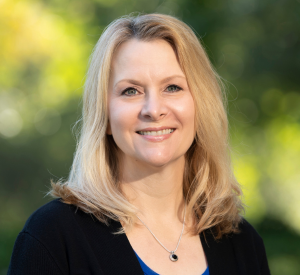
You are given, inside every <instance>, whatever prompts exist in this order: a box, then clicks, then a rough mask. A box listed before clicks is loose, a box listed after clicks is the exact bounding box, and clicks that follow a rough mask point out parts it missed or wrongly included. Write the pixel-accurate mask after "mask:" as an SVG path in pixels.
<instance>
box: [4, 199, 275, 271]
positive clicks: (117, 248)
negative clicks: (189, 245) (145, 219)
mask: <svg viewBox="0 0 300 275" xmlns="http://www.w3.org/2000/svg"><path fill="white" fill-rule="evenodd" d="M120 227H121V224H120V223H119V222H116V221H111V222H110V225H109V226H106V225H105V224H103V223H101V222H99V221H98V220H97V219H96V218H95V217H94V216H92V215H90V214H86V213H84V212H83V211H81V210H79V209H77V207H75V206H73V205H68V204H65V203H62V202H61V201H60V200H59V199H56V200H53V201H51V202H49V203H47V204H45V205H44V206H42V207H41V208H39V209H38V210H37V211H35V212H34V213H33V214H32V215H31V216H30V218H29V219H28V220H27V222H26V224H25V226H24V228H23V230H22V231H21V232H20V234H19V235H18V237H17V240H16V242H15V245H14V249H13V253H12V257H11V262H10V265H9V269H8V274H9V275H19V274H20V275H27V274H28V275H29V274H30V275H36V274H43V275H63V274H71V275H85V274H97V275H98V274H99V275H103V274H109V275H114V274H122V275H126V274H128V275H129V274H130V275H144V273H143V271H142V269H141V267H140V264H139V262H138V259H137V257H136V255H135V253H134V251H133V249H132V247H131V245H130V243H129V241H128V239H127V237H126V235H125V234H119V235H115V234H112V233H113V232H116V231H117V230H118V228H120ZM240 228H241V233H240V234H231V235H230V236H227V237H226V236H224V237H223V238H222V239H221V240H220V241H215V240H214V238H213V236H212V235H211V234H210V233H209V231H207V232H206V234H205V236H206V241H207V243H206V241H205V240H204V238H203V234H200V239H201V242H202V245H203V249H204V252H205V255H206V258H207V261H208V266H209V271H210V275H219V274H222V275H227V274H228V275H238V274H241V275H244V274H245V275H246V274H251V275H259V274H262V275H267V274H270V271H269V267H268V262H267V257H266V252H265V248H264V244H263V241H262V238H261V237H260V236H259V235H258V233H257V232H256V231H255V229H254V228H253V227H252V226H251V225H250V224H249V223H248V222H247V221H246V220H243V222H242V223H241V224H240Z"/></svg>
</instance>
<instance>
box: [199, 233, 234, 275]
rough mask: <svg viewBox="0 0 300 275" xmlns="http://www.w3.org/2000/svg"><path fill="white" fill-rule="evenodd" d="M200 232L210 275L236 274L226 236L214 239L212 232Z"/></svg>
mask: <svg viewBox="0 0 300 275" xmlns="http://www.w3.org/2000/svg"><path fill="white" fill-rule="evenodd" d="M205 237H206V241H205V238H204V236H203V233H201V234H200V239H201V243H202V246H203V249H204V253H205V255H206V259H207V262H208V267H209V274H210V275H224V274H230V275H238V270H237V268H236V266H237V264H236V261H235V255H234V250H233V247H232V244H231V241H230V240H229V238H228V237H226V236H223V237H222V238H221V239H220V240H215V239H214V237H213V235H212V233H211V232H210V231H208V230H206V231H205Z"/></svg>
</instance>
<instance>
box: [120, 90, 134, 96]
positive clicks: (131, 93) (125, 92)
mask: <svg viewBox="0 0 300 275" xmlns="http://www.w3.org/2000/svg"><path fill="white" fill-rule="evenodd" d="M127 92H128V93H127ZM134 92H137V90H136V89H134V88H127V89H125V90H124V91H123V92H122V95H129V96H131V95H136V93H134Z"/></svg>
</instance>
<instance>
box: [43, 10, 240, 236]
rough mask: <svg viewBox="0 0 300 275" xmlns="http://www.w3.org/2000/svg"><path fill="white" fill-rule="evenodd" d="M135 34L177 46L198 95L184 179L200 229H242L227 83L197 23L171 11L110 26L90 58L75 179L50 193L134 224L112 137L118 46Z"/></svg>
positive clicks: (133, 210)
mask: <svg viewBox="0 0 300 275" xmlns="http://www.w3.org/2000/svg"><path fill="white" fill-rule="evenodd" d="M133 38H135V39H139V40H142V41H150V40H154V39H163V40H165V41H167V42H168V43H170V45H171V46H172V47H173V49H174V51H175V54H176V56H177V59H178V62H179V65H180V67H181V68H182V70H183V72H184V74H185V75H186V78H187V82H188V85H189V88H190V91H191V93H192V96H193V98H194V103H195V109H196V113H195V126H196V135H195V139H194V141H193V143H192V145H191V147H190V148H189V149H188V151H187V152H186V155H185V157H186V163H185V170H184V178H183V194H184V197H185V200H186V202H187V209H186V211H187V212H186V213H187V216H190V215H191V216H192V217H194V221H193V231H194V233H195V234H199V233H200V232H202V231H204V230H206V229H209V228H214V229H215V230H214V235H215V237H216V238H220V237H221V236H222V235H223V234H227V233H231V232H238V224H239V222H240V220H241V216H240V213H241V211H242V210H243V204H242V202H241V199H240V196H241V195H242V191H241V188H240V186H239V184H238V183H237V181H236V179H235V177H234V175H233V172H232V168H231V161H230V150H229V144H228V121H227V114H226V97H225V95H224V85H223V84H222V82H221V79H220V77H219V76H218V74H217V73H216V72H215V71H214V69H213V67H212V65H211V63H210V61H209V59H208V57H207V54H206V52H205V50H204V48H203V47H202V46H201V44H200V42H199V40H198V39H197V37H196V35H195V34H194V32H193V31H192V30H191V28H190V27H189V26H187V25H186V24H185V23H183V22H182V21H180V20H178V19H177V18H175V17H173V16H169V15H163V14H144V15H137V16H125V17H122V18H119V19H117V20H115V21H113V22H112V23H111V24H110V25H109V26H107V27H106V29H105V30H104V32H103V34H102V35H101V37H100V39H99V41H98V42H97V44H96V46H95V48H94V51H93V53H92V55H91V59H90V66H89V70H88V73H87V78H86V83H85V91H84V96H83V117H82V127H81V134H80V138H79V142H78V144H77V150H76V153H75V157H74V161H73V165H72V169H71V172H70V175H69V178H68V180H67V181H66V182H62V181H59V182H57V183H53V182H52V183H51V186H52V190H51V191H50V192H49V194H51V195H52V196H54V197H60V198H62V200H63V201H64V202H65V203H70V204H74V205H77V206H78V207H79V208H80V209H82V210H83V211H85V212H87V213H92V214H93V215H94V216H95V217H96V218H97V219H99V220H100V221H101V222H104V223H106V224H107V223H108V221H109V219H114V220H119V221H121V222H123V223H124V224H125V225H128V226H130V225H132V224H133V222H134V220H135V213H136V208H135V207H134V206H133V205H132V204H130V203H129V201H128V200H127V199H126V198H125V197H124V196H123V194H122V192H121V190H120V183H119V178H118V176H119V167H118V159H117V150H118V148H117V145H116V144H115V142H114V140H113V138H112V136H110V135H107V134H106V128H107V125H108V110H107V93H108V82H109V77H110V67H111V60H112V57H113V54H114V52H115V51H116V49H117V47H118V46H119V45H120V44H122V43H124V42H125V41H128V40H130V39H133Z"/></svg>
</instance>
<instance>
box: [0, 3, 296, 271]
mask: <svg viewBox="0 0 300 275" xmlns="http://www.w3.org/2000/svg"><path fill="white" fill-rule="evenodd" d="M136 11H139V12H144V13H152V12H159V13H165V14H170V15H174V16H177V17H178V18H180V19H182V20H183V21H184V22H186V23H187V24H188V25H189V26H191V27H192V28H193V30H194V31H195V32H196V33H197V36H198V37H199V39H201V41H202V43H203V45H204V46H205V48H206V50H207V52H208V54H209V56H210V59H211V61H212V63H213V64H214V66H215V68H216V70H217V71H218V72H219V74H220V75H221V76H222V77H223V78H224V81H225V83H226V86H227V90H228V99H229V119H230V135H231V144H232V156H233V161H234V168H235V173H236V176H237V178H238V180H239V182H240V183H241V184H242V185H243V187H244V194H245V203H246V204H247V205H248V207H247V211H246V217H247V218H248V220H249V221H250V222H251V223H252V224H253V225H254V226H255V228H256V229H257V230H258V232H259V233H260V235H261V236H262V237H263V239H264V242H265V246H266V250H267V255H268V259H269V265H270V268H271V272H272V274H273V275H276V274H278V275H283V274H284V275H287V274H288V275H292V274H300V261H299V259H300V84H299V79H300V78H299V74H300V50H299V49H300V0H298V1H297V0H288V1H286V0H197V1H196V0H184V1H183V0H172V1H170V0H165V1H160V0H151V1H147V0H84V1H83V0H72V1H70V0H47V1H46V0H45V1H35V0H31V1H30V0H27V1H26V0H23V1H17V0H0V154H1V157H0V209H1V210H0V274H6V271H7V267H8V265H9V261H10V256H11V253H12V249H13V245H14V241H15V239H16V237H17V235H18V233H19V232H20V231H21V229H22V228H23V226H24V223H25V221H26V220H27V218H28V217H29V215H30V214H31V213H32V212H33V211H34V210H35V209H37V208H38V207H39V206H41V205H43V204H45V203H46V202H48V201H49V200H50V199H49V198H47V197H45V192H46V191H47V189H48V188H49V181H50V178H52V179H58V178H61V177H67V175H68V172H69V169H70V165H71V163H72V157H73V153H74V149H75V141H74V137H73V134H72V126H73V125H74V123H75V122H76V120H77V119H78V118H79V117H80V111H81V94H82V86H83V84H84V80H85V73H86V70H87V64H88V58H89V55H90V54H91V51H92V49H93V46H94V45H95V43H96V41H97V40H98V39H99V36H100V35H101V33H102V31H103V29H104V27H105V26H106V25H107V24H109V23H110V22H111V21H112V20H114V19H116V18H117V17H120V16H122V15H126V14H129V13H130V12H136ZM199 77H201V76H199Z"/></svg>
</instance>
